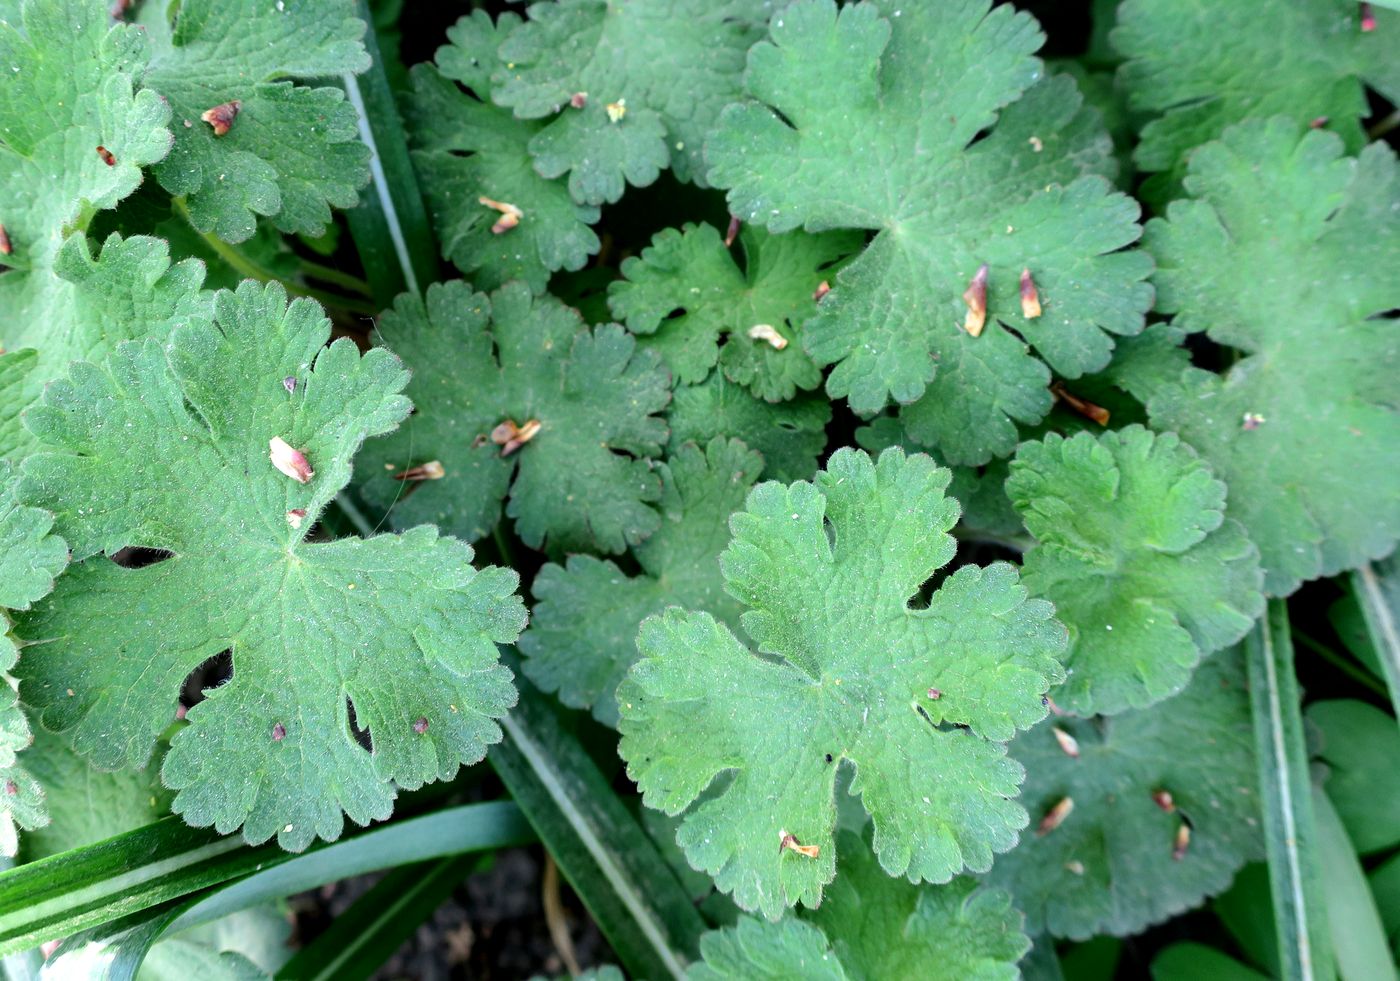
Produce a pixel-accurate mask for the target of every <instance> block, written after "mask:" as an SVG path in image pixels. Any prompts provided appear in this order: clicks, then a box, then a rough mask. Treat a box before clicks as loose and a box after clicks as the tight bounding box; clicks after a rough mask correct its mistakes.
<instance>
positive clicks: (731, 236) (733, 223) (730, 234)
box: [724, 215, 739, 249]
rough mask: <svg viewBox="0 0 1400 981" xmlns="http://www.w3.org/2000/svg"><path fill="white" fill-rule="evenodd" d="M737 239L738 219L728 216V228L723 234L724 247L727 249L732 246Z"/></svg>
mask: <svg viewBox="0 0 1400 981" xmlns="http://www.w3.org/2000/svg"><path fill="white" fill-rule="evenodd" d="M738 237H739V219H738V217H737V216H735V215H730V216H729V228H728V230H726V231H725V233H724V247H725V248H726V249H727V248H729V247H730V246H731V245H733V244H734V240H735V239H736V238H738Z"/></svg>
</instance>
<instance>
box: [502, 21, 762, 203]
mask: <svg viewBox="0 0 1400 981" xmlns="http://www.w3.org/2000/svg"><path fill="white" fill-rule="evenodd" d="M771 8H772V3H771V2H770V0H629V2H628V3H625V4H619V3H611V2H608V0H557V2H544V3H535V4H532V5H531V6H530V7H529V9H528V14H529V20H528V21H527V22H525V23H524V24H522V25H520V26H519V27H518V28H516V29H515V30H514V31H512V32H511V34H510V35H509V36H508V37H507V38H506V39H505V41H504V42H503V43H502V44H501V47H500V51H499V57H500V64H499V67H498V68H497V69H496V72H495V75H494V78H493V86H494V89H495V94H494V98H495V101H496V102H497V103H498V104H500V105H503V106H508V107H510V108H511V109H513V110H515V115H516V116H518V117H519V118H521V119H548V120H549V122H548V123H547V124H545V126H544V128H543V129H542V130H541V131H540V132H539V133H538V134H537V135H536V136H535V137H534V138H533V139H532V140H531V142H530V152H531V153H532V154H533V155H534V158H535V169H536V170H538V171H539V172H540V173H541V174H542V175H544V176H545V177H560V176H562V175H564V174H568V175H569V191H570V193H571V194H572V195H573V197H574V200H576V201H578V202H579V203H580V204H587V205H598V204H602V203H603V202H605V201H616V200H617V199H618V198H620V197H621V196H622V191H623V188H624V187H625V186H626V185H628V184H630V185H633V186H635V187H644V186H646V185H647V184H650V183H651V182H652V181H654V180H656V177H657V175H658V174H659V173H660V172H661V170H662V169H663V168H664V167H666V166H667V165H668V164H669V165H670V166H672V167H673V168H674V169H675V171H676V175H677V176H678V177H680V179H681V180H693V181H696V182H699V183H704V180H705V163H704V159H703V157H702V151H703V147H704V143H705V138H706V137H707V136H708V135H709V133H710V132H711V130H712V129H713V127H714V123H715V120H716V119H717V118H718V117H719V113H720V110H721V109H723V108H724V107H725V106H726V105H728V104H729V103H730V102H733V101H735V100H736V99H737V98H738V97H739V95H740V91H741V80H742V77H743V73H744V55H745V53H746V52H747V51H748V49H749V45H751V44H753V43H754V42H755V41H757V40H758V39H759V37H760V36H761V34H762V31H763V27H764V25H766V24H767V23H768V15H769V12H770V10H771ZM580 93H582V94H583V100H582V101H583V105H582V106H581V107H578V108H575V107H574V106H573V105H572V102H573V100H574V96H575V95H578V94H580Z"/></svg>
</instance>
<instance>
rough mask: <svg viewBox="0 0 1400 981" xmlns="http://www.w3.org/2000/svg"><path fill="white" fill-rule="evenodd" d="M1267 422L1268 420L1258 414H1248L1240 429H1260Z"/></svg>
mask: <svg viewBox="0 0 1400 981" xmlns="http://www.w3.org/2000/svg"><path fill="white" fill-rule="evenodd" d="M1266 421H1267V420H1265V418H1264V417H1263V416H1261V415H1260V414H1259V413H1257V412H1246V413H1245V414H1244V421H1243V422H1241V423H1240V428H1242V429H1244V430H1246V431H1249V430H1254V429H1258V428H1259V427H1260V426H1262V425H1264V423H1265V422H1266Z"/></svg>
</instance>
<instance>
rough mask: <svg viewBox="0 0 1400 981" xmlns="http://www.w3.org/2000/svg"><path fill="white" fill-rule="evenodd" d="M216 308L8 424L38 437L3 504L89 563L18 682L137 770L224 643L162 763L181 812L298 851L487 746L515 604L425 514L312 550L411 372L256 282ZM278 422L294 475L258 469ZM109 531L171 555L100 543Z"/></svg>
mask: <svg viewBox="0 0 1400 981" xmlns="http://www.w3.org/2000/svg"><path fill="white" fill-rule="evenodd" d="M215 316H216V324H215V325H210V324H207V323H195V324H189V325H186V326H183V327H180V328H178V329H177V330H176V331H175V333H174V335H173V337H172V339H171V340H170V341H169V342H168V343H166V344H162V343H160V342H157V341H153V340H152V341H146V342H127V343H125V344H122V345H120V346H119V347H118V348H117V350H116V351H115V352H114V353H113V354H112V355H111V356H110V357H109V358H107V359H106V360H105V361H104V362H103V363H102V364H101V365H92V364H87V363H82V362H79V363H77V364H75V365H74V367H73V369H72V372H71V373H70V374H69V376H68V377H67V378H65V379H60V380H58V381H55V382H54V383H52V384H51V385H50V386H49V388H48V389H47V391H46V392H45V396H44V400H43V402H42V403H41V404H40V405H37V406H35V407H33V408H31V409H30V410H29V412H28V414H27V415H26V424H27V425H28V426H29V427H30V428H31V429H32V430H33V432H34V433H35V435H36V436H38V438H39V439H40V441H41V442H43V443H44V444H45V445H46V447H47V450H46V451H45V452H41V453H38V454H36V455H34V456H31V457H30V458H29V459H27V460H26V461H25V468H24V475H23V480H22V482H21V497H22V499H23V500H26V501H28V502H32V503H35V504H40V505H44V506H48V507H50V508H51V509H53V510H54V513H55V515H56V517H57V523H56V524H57V528H58V530H59V531H60V532H61V533H62V534H63V535H64V536H65V537H66V538H67V540H68V542H69V544H70V546H71V548H72V550H73V553H74V556H75V558H77V559H79V560H85V561H81V562H80V563H79V564H77V565H74V566H72V567H71V568H70V569H69V570H68V572H67V574H66V575H64V577H63V578H62V579H60V580H59V586H58V588H57V589H56V590H55V592H54V593H52V594H50V596H49V597H48V598H47V599H45V600H43V601H40V602H39V603H37V604H36V605H35V606H34V608H33V609H32V610H31V611H30V612H28V613H25V614H21V615H20V616H19V617H18V618H17V620H16V625H15V632H16V635H17V636H18V637H20V638H21V640H22V641H25V642H28V645H29V646H26V647H25V650H24V658H23V661H22V663H21V666H20V670H19V674H20V678H21V683H20V690H21V693H22V695H23V697H24V698H25V700H26V702H27V703H29V704H31V705H33V706H35V707H36V708H38V709H41V710H42V713H43V721H44V723H45V725H46V726H48V727H49V728H51V729H55V730H58V731H66V732H68V733H70V739H71V740H72V743H73V745H74V747H75V748H76V749H77V750H78V751H79V752H80V753H81V754H82V755H84V756H85V757H87V758H89V759H90V760H92V761H93V762H94V763H95V764H96V765H98V766H100V767H103V768H109V769H110V768H116V767H119V766H128V767H140V766H142V765H144V764H145V762H146V760H147V759H148V758H149V757H150V754H151V750H152V748H153V746H154V744H155V741H156V738H157V737H158V736H159V734H160V733H161V731H162V730H163V729H164V728H165V727H166V726H167V724H168V723H169V720H170V717H171V715H172V713H173V711H174V705H175V698H176V696H177V694H178V692H179V690H180V687H181V685H182V683H183V682H184V680H185V678H186V676H187V675H188V674H189V673H190V672H191V671H192V670H193V669H194V668H196V667H197V666H198V665H199V664H201V663H202V662H203V661H205V660H206V659H208V658H209V657H212V656H213V655H215V654H218V653H219V652H221V651H224V650H229V651H230V652H231V656H232V666H233V678H232V680H231V681H229V682H228V683H227V684H225V685H223V686H221V687H219V688H218V689H215V690H212V691H210V692H209V693H208V697H206V698H205V699H204V701H202V702H200V703H199V704H198V705H196V706H194V708H192V709H191V710H190V712H189V715H188V721H189V723H190V724H189V725H188V726H187V727H186V728H185V729H184V730H182V731H181V732H180V733H179V734H178V735H177V736H175V738H174V740H173V741H172V743H171V749H170V752H169V754H168V755H167V756H166V759H165V764H164V766H163V768H162V773H161V776H162V780H163V782H164V783H165V784H166V786H168V787H171V788H172V789H175V790H177V791H178V793H177V795H176V798H175V803H174V810H175V811H176V812H178V813H181V814H183V815H184V816H185V819H186V820H187V821H188V822H190V823H191V824H194V825H196V826H206V825H214V826H215V827H216V828H217V829H218V830H219V831H221V832H228V831H232V830H234V829H236V828H238V827H239V826H242V827H243V833H244V836H245V837H246V838H247V839H248V840H249V841H251V842H260V841H264V840H266V839H268V838H270V837H271V836H273V835H274V834H276V835H277V836H278V839H279V841H280V843H281V844H282V845H283V846H284V847H287V848H289V849H293V850H297V849H301V848H304V847H306V846H307V845H308V844H310V842H311V841H312V840H313V839H314V838H315V837H317V836H320V837H323V838H327V839H333V838H335V837H336V836H338V835H339V834H340V832H341V830H342V827H343V823H344V822H343V817H342V811H344V812H345V813H347V814H349V816H350V817H351V819H352V820H354V821H356V822H358V823H361V824H363V823H366V822H368V821H370V820H372V819H382V818H385V817H387V816H388V815H389V813H390V810H391V808H392V802H393V798H394V795H395V792H396V791H395V788H396V787H401V788H405V789H410V788H414V787H417V786H420V785H421V784H423V783H425V782H427V781H430V780H435V779H446V778H448V777H451V776H452V775H453V774H454V773H456V772H457V770H458V769H459V767H460V766H461V765H462V764H464V763H471V762H475V761H476V760H479V759H481V757H482V756H483V755H484V754H485V751H486V746H487V744H489V743H491V742H495V741H497V740H499V739H500V738H501V733H500V729H499V727H498V726H497V724H496V721H495V720H496V719H497V718H499V717H500V716H502V715H503V714H504V713H505V712H506V711H507V709H508V708H509V707H510V705H511V704H512V703H513V701H514V699H515V692H514V689H513V687H512V685H511V681H510V674H509V672H508V671H507V670H506V669H505V668H504V667H502V666H501V665H500V664H499V663H498V659H497V650H496V644H497V643H508V642H511V641H513V640H514V639H515V637H516V635H517V634H518V633H519V631H520V629H521V628H522V627H523V625H524V619H525V617H524V611H523V609H522V606H521V603H520V601H519V598H518V597H516V596H515V595H513V592H514V589H515V587H516V583H517V580H516V576H515V574H514V573H513V572H510V571H507V570H502V569H496V568H488V569H485V570H483V571H481V572H477V571H476V570H474V569H473V568H472V567H471V564H470V563H471V558H472V552H471V549H470V548H469V547H468V546H466V545H465V544H463V543H461V542H458V541H456V540H453V539H450V538H440V537H439V536H438V534H437V532H436V531H435V530H434V529H432V528H416V529H414V530H412V531H410V532H408V533H407V534H405V535H403V536H395V535H382V536H379V537H376V538H372V539H369V540H367V541H360V540H357V539H350V540H342V541H331V542H313V541H307V540H306V539H307V536H308V533H309V532H310V531H311V529H312V527H314V525H315V523H316V520H317V517H318V515H319V514H320V512H321V510H322V509H323V508H324V507H325V506H326V504H328V503H329V502H330V501H331V499H332V498H334V497H335V495H336V494H337V492H339V490H340V489H341V488H342V487H343V486H344V485H345V483H346V482H347V481H348V480H349V478H350V473H351V460H352V457H353V456H354V454H355V451H356V450H357V449H358V447H359V445H360V443H361V442H362V441H363V440H364V439H365V438H366V437H367V436H370V435H374V434H377V433H382V432H385V431H388V430H390V429H392V428H393V427H394V426H395V425H397V424H398V422H399V421H400V420H402V419H403V418H404V416H405V415H407V413H408V411H409V402H408V400H407V399H406V398H404V397H403V396H402V395H401V394H399V393H400V391H401V390H402V388H403V387H404V385H405V383H406V382H407V372H406V371H405V370H404V369H403V366H402V365H401V364H400V363H399V362H398V360H397V359H396V358H394V357H393V356H392V355H390V354H388V352H385V351H381V350H375V351H371V352H369V353H368V354H366V355H364V356H361V355H360V354H359V353H358V351H357V350H356V348H355V345H354V344H353V342H351V341H349V340H340V341H337V342H336V343H335V344H333V345H331V346H330V347H329V348H326V347H324V345H325V343H326V341H327V339H328V338H329V335H330V324H329V322H328V321H327V320H326V319H325V318H324V317H323V316H322V314H321V311H320V308H319V307H317V306H316V304H315V303H313V302H311V301H309V300H296V301H294V302H293V303H291V304H290V305H288V304H287V302H286V296H285V293H284V292H283V291H282V290H281V288H280V287H278V286H275V285H269V286H266V287H261V286H258V285H256V284H253V283H245V284H244V285H243V286H241V287H240V288H239V289H238V291H237V292H236V293H227V292H224V293H219V294H218V295H217V296H216V298H215ZM273 439H282V440H285V441H286V443H288V444H289V445H290V446H291V447H294V448H296V449H298V450H300V451H301V452H302V453H304V455H305V460H306V462H307V463H308V464H309V466H310V467H311V468H312V469H313V470H314V475H312V476H311V477H310V479H309V481H308V482H306V483H302V482H299V481H297V480H295V479H293V478H292V477H291V476H288V475H285V474H284V473H282V472H279V470H278V469H277V468H275V467H274V464H273V462H272V461H271V460H270V459H269V441H270V440H273ZM298 511H301V512H304V514H302V515H298V514H297V513H296V512H298ZM128 546H140V547H144V548H151V549H161V550H165V551H166V552H168V553H170V554H169V556H168V557H165V558H163V559H162V560H160V561H156V562H154V563H152V564H149V565H145V566H144V567H141V568H127V567H124V566H121V565H118V564H116V563H115V562H112V561H110V560H109V559H108V558H106V557H105V556H104V555H103V554H101V553H106V554H107V555H111V554H114V553H115V552H116V551H117V550H118V549H120V548H123V547H128ZM351 707H353V709H354V712H355V718H356V725H357V726H358V727H359V728H361V729H363V730H366V731H367V732H368V733H369V736H370V738H371V739H372V741H373V747H374V752H373V754H372V755H371V754H370V753H369V752H368V751H367V750H366V749H364V748H363V747H362V746H361V745H360V743H359V742H358V741H357V740H356V737H355V733H354V732H353V731H352V729H351V726H350V723H349V718H348V712H349V710H350V708H351Z"/></svg>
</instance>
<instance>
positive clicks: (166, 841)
mask: <svg viewBox="0 0 1400 981" xmlns="http://www.w3.org/2000/svg"><path fill="white" fill-rule="evenodd" d="M534 838H535V836H534V832H533V831H531V830H530V827H529V825H528V824H527V823H526V822H525V820H524V818H523V817H522V816H521V813H520V810H519V809H518V808H517V807H516V806H515V805H514V804H511V803H508V802H491V803H485V804H469V805H466V806H463V807H455V808H450V809H448V810H444V811H438V812H436V813H434V814H428V815H425V816H423V817H418V818H411V819H409V820H405V821H396V822H394V823H391V824H388V825H385V826H383V827H378V828H373V829H370V830H366V831H361V832H358V833H356V834H353V835H349V836H347V837H346V838H344V839H342V840H340V841H337V842H334V843H330V844H328V843H325V842H320V843H318V844H316V845H313V846H312V847H311V848H310V849H308V850H307V851H305V852H303V853H301V854H299V855H294V854H291V853H289V852H284V851H283V850H282V849H281V848H279V847H278V846H277V845H276V844H275V843H269V844H266V845H259V846H257V847H251V846H249V845H246V844H244V842H243V841H242V839H241V838H238V837H237V836H231V837H227V838H220V837H219V836H218V835H215V834H213V833H212V832H210V831H205V830H200V829H197V828H190V827H188V826H187V825H185V824H184V823H183V822H181V821H180V820H179V819H178V818H167V819H165V820H163V821H158V822H156V823H155V824H151V825H147V826H146V827H144V828H138V829H137V830H135V831H132V832H128V833H127V834H124V835H118V836H117V837H115V838H110V839H108V840H107V841H104V842H99V843H98V844H96V845H89V846H87V847H84V848H77V849H74V850H73V851H70V852H64V853H62V854H59V855H53V856H50V857H49V858H45V859H40V860H39V861H37V862H32V863H30V864H28V865H22V866H20V867H19V868H16V869H11V870H10V871H8V872H4V873H0V954H8V953H12V952H14V951H19V950H24V949H26V948H29V947H33V946H35V945H37V944H40V943H43V942H44V941H46V940H52V939H58V938H60V937H65V936H72V935H73V934H76V933H78V932H80V931H85V930H89V929H91V928H95V927H98V926H100V925H102V924H118V923H119V924H120V926H119V927H114V929H119V930H126V929H130V928H132V927H133V925H134V924H135V923H136V920H133V919H128V918H130V917H133V916H135V915H136V914H140V913H143V912H145V911H148V910H152V909H154V908H155V907H159V906H161V905H162V904H165V903H168V902H171V901H172V900H179V899H184V898H185V897H190V896H193V895H194V894H195V893H198V892H200V891H201V890H205V889H208V888H209V887H211V886H216V885H221V884H224V883H230V882H232V884H231V885H227V886H225V887H224V888H222V889H219V890H216V891H214V892H213V893H210V894H207V895H204V896H200V897H197V898H196V899H195V900H193V901H191V902H189V903H187V904H182V905H181V907H180V912H179V917H178V919H177V920H174V921H171V922H170V923H168V924H166V926H165V927H163V928H162V931H161V932H164V930H165V929H174V930H183V929H185V928H187V927H191V926H195V925H196V924H199V923H205V922H208V921H209V920H214V919H218V918H219V917H220V916H223V915H225V914H226V913H231V912H234V911H235V910H239V909H246V908H248V907H249V906H253V905H255V904H257V903H259V902H261V901H263V900H265V899H270V898H274V897H278V896H287V895H290V894H292V893H294V892H300V891H301V890H303V889H310V888H313V887H315V886H317V885H321V884H324V883H326V882H334V881H335V880H337V879H342V878H344V877H346V876H350V875H358V874H360V873H362V872H370V871H374V870H376V869H383V868H389V867H391V866H394V865H401V864H403V863H405V862H419V861H424V860H426V859H430V858H438V857H442V856H445V855H453V854H457V853H459V852H465V851H475V850H481V849H489V848H503V847H506V846H508V845H519V844H524V843H526V842H530V841H533V840H534ZM233 880H240V881H236V882H234V881H233Z"/></svg>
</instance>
